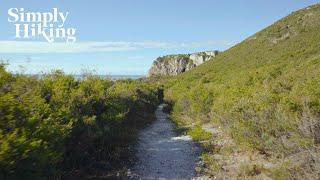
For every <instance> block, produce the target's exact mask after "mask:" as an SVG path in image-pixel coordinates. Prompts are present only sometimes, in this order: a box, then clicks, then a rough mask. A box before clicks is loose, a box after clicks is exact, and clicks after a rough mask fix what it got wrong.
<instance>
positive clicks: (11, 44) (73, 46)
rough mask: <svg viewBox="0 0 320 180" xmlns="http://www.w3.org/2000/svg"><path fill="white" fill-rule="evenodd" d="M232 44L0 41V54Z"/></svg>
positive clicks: (82, 51)
mask: <svg viewBox="0 0 320 180" xmlns="http://www.w3.org/2000/svg"><path fill="white" fill-rule="evenodd" d="M233 44H234V42H229V41H204V42H187V43H180V42H160V41H143V42H123V41H119V42H96V41H88V42H76V43H64V42H56V43H51V44H50V43H47V42H38V41H0V53H87V52H116V51H134V50H141V49H173V48H197V47H202V46H214V45H216V46H225V47H230V46H231V45H233Z"/></svg>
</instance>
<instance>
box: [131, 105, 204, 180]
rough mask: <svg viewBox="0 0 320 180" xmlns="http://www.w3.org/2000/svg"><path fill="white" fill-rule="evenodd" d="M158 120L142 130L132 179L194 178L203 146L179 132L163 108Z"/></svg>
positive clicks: (160, 107) (159, 109)
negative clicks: (180, 134)
mask: <svg viewBox="0 0 320 180" xmlns="http://www.w3.org/2000/svg"><path fill="white" fill-rule="evenodd" d="M162 109H163V105H160V106H159V107H158V109H157V110H156V112H155V113H156V118H157V119H156V121H155V122H153V124H151V125H150V126H149V127H147V128H145V129H144V130H142V132H141V133H140V134H139V143H138V145H137V154H136V155H137V159H138V160H137V162H136V163H135V165H134V166H133V168H132V169H131V171H130V172H129V174H130V175H129V176H130V178H129V179H193V178H194V177H195V167H196V163H197V161H198V160H199V154H200V148H199V147H198V146H197V145H196V144H195V143H194V142H193V141H192V140H191V138H190V137H188V136H177V134H176V133H175V132H174V124H173V123H172V122H170V121H169V119H168V115H167V114H166V113H164V112H163V111H162Z"/></svg>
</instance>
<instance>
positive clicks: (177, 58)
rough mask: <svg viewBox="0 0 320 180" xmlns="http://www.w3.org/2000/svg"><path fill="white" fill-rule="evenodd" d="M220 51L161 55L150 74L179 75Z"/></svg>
mask: <svg viewBox="0 0 320 180" xmlns="http://www.w3.org/2000/svg"><path fill="white" fill-rule="evenodd" d="M218 53H219V52H218V51H205V52H198V53H193V54H177V55H167V56H163V57H159V58H157V59H156V60H155V61H154V62H153V64H152V67H151V68H150V70H149V73H148V76H158V75H162V76H163V75H177V74H180V73H183V72H185V71H188V70H190V69H192V68H194V67H196V66H199V65H200V64H202V63H204V62H205V61H208V60H209V59H211V58H214V57H215V56H216V55H218Z"/></svg>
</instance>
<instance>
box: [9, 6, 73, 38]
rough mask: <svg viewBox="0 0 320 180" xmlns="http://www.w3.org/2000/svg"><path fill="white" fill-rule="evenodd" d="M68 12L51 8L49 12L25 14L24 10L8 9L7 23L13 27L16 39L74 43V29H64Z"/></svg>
mask: <svg viewBox="0 0 320 180" xmlns="http://www.w3.org/2000/svg"><path fill="white" fill-rule="evenodd" d="M68 16H69V12H60V11H59V10H58V8H52V11H49V12H26V11H25V10H24V8H10V9H8V21H9V22H10V23H13V24H14V26H15V37H16V38H17V39H30V38H37V37H40V38H41V37H43V38H44V39H45V40H46V41H48V42H49V43H52V42H54V41H55V40H56V39H60V40H65V41H66V42H71V43H73V42H76V40H77V38H76V36H75V34H76V29H75V28H65V27H64V25H65V23H66V21H67V19H68Z"/></svg>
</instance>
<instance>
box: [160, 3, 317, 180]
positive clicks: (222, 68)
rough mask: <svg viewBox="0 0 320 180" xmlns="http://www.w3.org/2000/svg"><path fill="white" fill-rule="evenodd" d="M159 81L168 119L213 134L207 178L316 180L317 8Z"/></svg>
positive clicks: (299, 12) (284, 19) (293, 14)
mask: <svg viewBox="0 0 320 180" xmlns="http://www.w3.org/2000/svg"><path fill="white" fill-rule="evenodd" d="M163 82H164V85H165V87H166V91H165V98H166V100H167V101H169V102H172V104H173V111H172V117H173V119H174V120H175V121H176V122H177V123H178V124H180V125H181V126H186V127H189V128H191V129H193V130H194V129H199V128H200V129H201V128H202V129H204V130H206V131H208V132H211V133H212V134H213V137H214V138H213V140H214V141H211V142H210V143H205V144H204V145H205V147H206V149H207V154H205V155H204V156H203V161H204V169H203V171H204V172H206V174H210V175H212V176H216V177H218V178H223V177H231V176H232V177H247V176H248V177H254V178H278V179H289V178H297V179H302V178H304V179H319V178H320V177H319V176H320V175H319V174H320V153H319V152H320V151H319V143H320V5H314V6H311V7H308V8H305V9H302V10H299V11H297V12H294V13H292V14H290V15H289V16H287V17H285V18H283V19H281V20H280V21H278V22H276V23H275V24H273V25H272V26H270V27H268V28H266V29H264V30H262V31H261V32H258V33H256V34H254V35H253V36H251V37H249V38H248V39H246V40H245V41H243V42H241V43H240V44H238V45H236V46H234V47H232V48H231V49H229V50H227V51H225V52H223V53H221V54H219V56H217V57H215V60H214V61H207V62H205V63H204V64H202V65H200V66H198V67H196V68H194V69H193V70H191V71H188V72H186V73H183V74H180V75H178V76H175V77H171V78H169V79H165V80H164V79H163ZM201 133H202V131H201V130H199V132H198V134H197V133H196V135H195V136H197V135H199V134H200V135H201ZM200 139H201V138H200Z"/></svg>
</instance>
